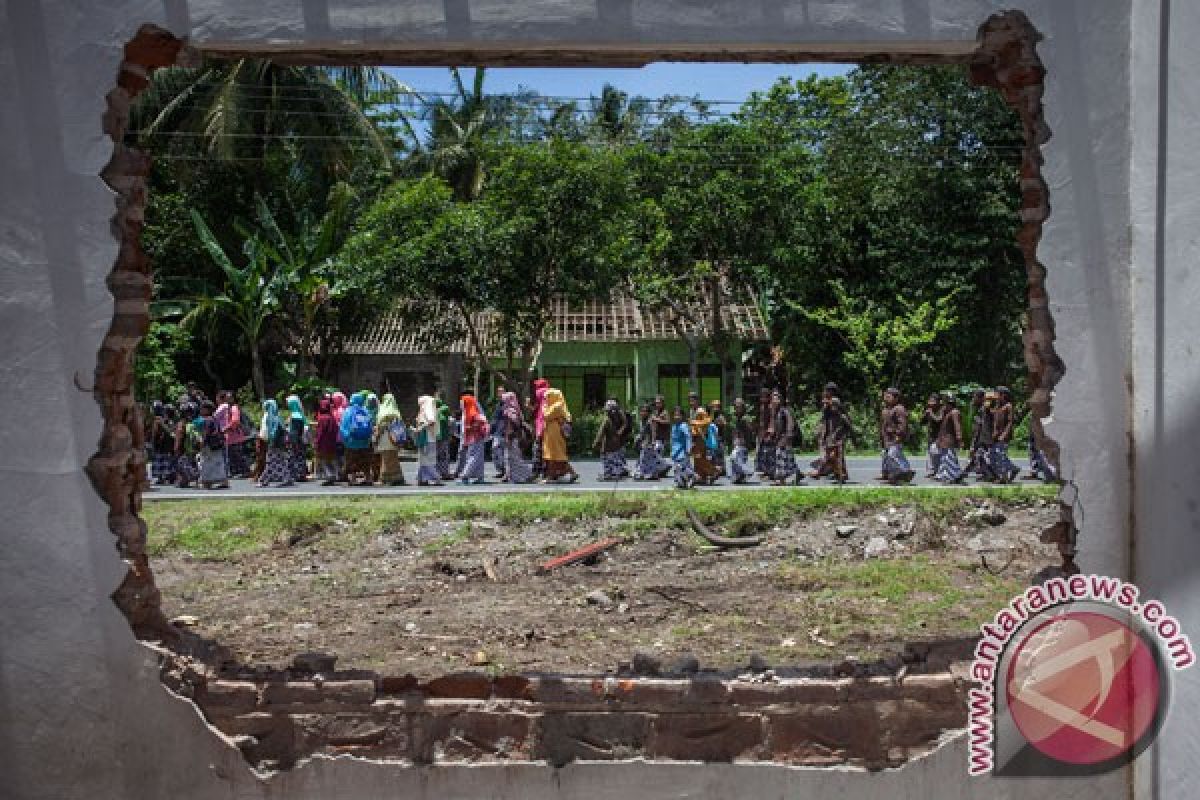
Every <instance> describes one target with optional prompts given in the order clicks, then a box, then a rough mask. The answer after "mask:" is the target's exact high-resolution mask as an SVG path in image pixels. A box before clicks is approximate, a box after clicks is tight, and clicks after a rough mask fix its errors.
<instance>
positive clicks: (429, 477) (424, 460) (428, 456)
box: [417, 442, 442, 484]
mask: <svg viewBox="0 0 1200 800" xmlns="http://www.w3.org/2000/svg"><path fill="white" fill-rule="evenodd" d="M438 450H439V448H438V443H437V442H430V443H429V444H427V445H425V446H424V447H422V448H420V449H418V450H417V483H420V484H427V483H441V481H442V474H441V472H440V471H439V470H438Z"/></svg>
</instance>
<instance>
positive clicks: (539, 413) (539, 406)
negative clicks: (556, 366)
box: [532, 378, 550, 478]
mask: <svg viewBox="0 0 1200 800" xmlns="http://www.w3.org/2000/svg"><path fill="white" fill-rule="evenodd" d="M549 389H550V381H548V380H545V379H543V378H538V379H537V380H536V381H534V382H533V402H532V405H533V474H534V476H535V477H537V478H544V477H545V476H546V463H545V461H544V460H543V459H542V436H543V435H544V434H545V432H546V418H545V415H544V406H545V405H546V392H547V391H548V390H549Z"/></svg>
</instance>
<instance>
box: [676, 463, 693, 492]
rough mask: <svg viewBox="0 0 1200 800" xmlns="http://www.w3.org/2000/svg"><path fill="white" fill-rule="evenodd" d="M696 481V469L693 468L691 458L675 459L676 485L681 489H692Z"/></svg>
mask: <svg viewBox="0 0 1200 800" xmlns="http://www.w3.org/2000/svg"><path fill="white" fill-rule="evenodd" d="M695 483H696V471H695V470H694V469H692V460H691V459H690V458H687V457H684V458H677V459H675V485H676V486H677V487H679V488H680V489H690V488H692V486H693V485H695Z"/></svg>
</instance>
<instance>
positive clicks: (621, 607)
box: [617, 603, 629, 614]
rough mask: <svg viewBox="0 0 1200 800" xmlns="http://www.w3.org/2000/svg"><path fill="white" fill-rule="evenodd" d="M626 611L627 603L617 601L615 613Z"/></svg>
mask: <svg viewBox="0 0 1200 800" xmlns="http://www.w3.org/2000/svg"><path fill="white" fill-rule="evenodd" d="M628 611H629V603H618V604H617V613H618V614H624V613H626V612H628Z"/></svg>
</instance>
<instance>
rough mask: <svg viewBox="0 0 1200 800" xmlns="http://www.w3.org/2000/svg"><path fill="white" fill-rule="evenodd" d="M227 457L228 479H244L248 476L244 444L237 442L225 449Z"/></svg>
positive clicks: (248, 468) (248, 466)
mask: <svg viewBox="0 0 1200 800" xmlns="http://www.w3.org/2000/svg"><path fill="white" fill-rule="evenodd" d="M225 452H226V453H227V454H228V457H229V477H231V478H244V477H246V476H247V475H248V474H250V463H249V461H248V460H247V459H246V443H245V442H238V443H237V444H231V445H229V447H227V448H225Z"/></svg>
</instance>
